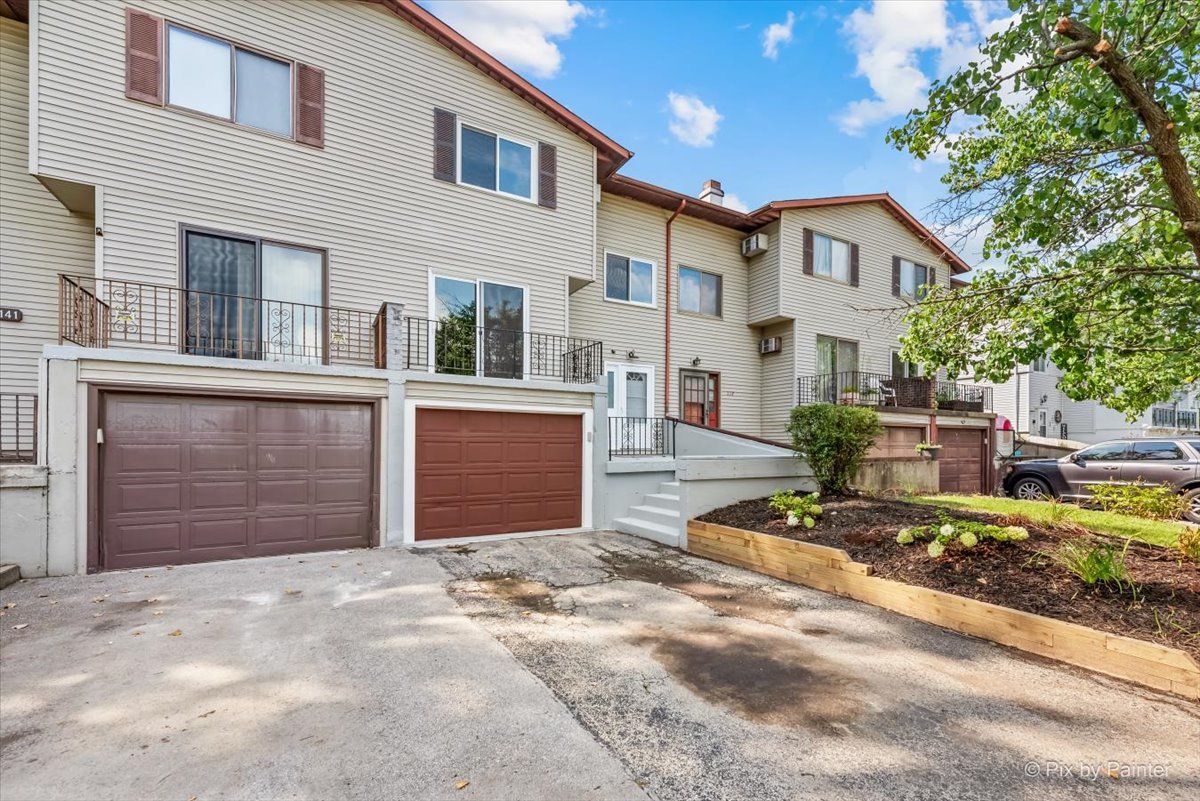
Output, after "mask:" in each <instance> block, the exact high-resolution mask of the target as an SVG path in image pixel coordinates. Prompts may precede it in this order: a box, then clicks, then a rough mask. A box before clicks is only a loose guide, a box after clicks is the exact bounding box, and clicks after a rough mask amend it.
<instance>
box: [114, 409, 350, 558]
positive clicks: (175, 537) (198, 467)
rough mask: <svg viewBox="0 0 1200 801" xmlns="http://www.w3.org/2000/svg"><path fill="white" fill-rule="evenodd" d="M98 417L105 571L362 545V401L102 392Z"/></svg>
mask: <svg viewBox="0 0 1200 801" xmlns="http://www.w3.org/2000/svg"><path fill="white" fill-rule="evenodd" d="M102 414H103V416H102V418H101V427H102V429H103V431H104V444H103V445H102V446H101V447H100V454H101V456H100V460H101V461H100V464H101V472H100V481H101V488H100V534H99V536H100V566H101V567H103V568H105V569H116V568H130V567H151V566H155V565H168V564H182V563H186V562H206V561H211V560H214V559H240V558H243V557H248V556H268V555H274V554H287V553H302V552H305V551H320V550H330V549H339V548H361V547H365V546H367V545H368V544H369V543H370V534H371V528H372V524H373V518H374V515H373V503H374V498H373V494H374V484H373V464H374V455H373V447H372V439H373V425H372V408H371V406H370V405H369V404H363V403H337V402H319V403H317V402H300V401H294V402H293V401H272V400H253V399H232V398H215V397H214V398H209V397H199V396H197V397H189V396H182V395H150V394H146V395H141V394H106V395H105V396H104V399H103V412H102Z"/></svg>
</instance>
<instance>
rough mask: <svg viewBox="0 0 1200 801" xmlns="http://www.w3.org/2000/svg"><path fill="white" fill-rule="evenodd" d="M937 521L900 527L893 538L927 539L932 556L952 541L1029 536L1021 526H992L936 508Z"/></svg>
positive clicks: (966, 545) (969, 544) (904, 541)
mask: <svg viewBox="0 0 1200 801" xmlns="http://www.w3.org/2000/svg"><path fill="white" fill-rule="evenodd" d="M938 517H939V519H940V520H941V522H940V524H939V525H928V526H910V527H909V528H903V529H900V533H898V534H897V535H896V542H898V543H900V544H901V545H911V544H912V543H914V542H916V541H917V540H922V541H924V540H929V543H928V545H926V546H925V550H926V551H927V552H928V553H929V556H930V557H931V558H933V559H937V558H938V557H939V556H941V555H942V554H944V553H945V552H946V548H947V547H948V546H950V545H955V546H956V547H958V548H960V549H970V548H974V547H975V546H976V545H978V544H979V543H980V541H981V540H992V541H993V542H1016V541H1018V540H1027V539H1029V531H1028V530H1026V529H1025V528H1022V527H1021V526H993V525H991V524H989V523H976V522H975V521H973V520H955V519H954V518H952V517H950V516H949V515H947V514H946V513H944V512H939V513H938Z"/></svg>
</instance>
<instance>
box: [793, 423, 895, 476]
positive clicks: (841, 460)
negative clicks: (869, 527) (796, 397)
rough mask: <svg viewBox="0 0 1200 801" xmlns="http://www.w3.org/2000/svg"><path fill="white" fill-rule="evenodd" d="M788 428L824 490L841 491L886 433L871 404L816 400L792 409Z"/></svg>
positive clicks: (798, 452) (798, 453) (798, 449)
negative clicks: (844, 404) (859, 404)
mask: <svg viewBox="0 0 1200 801" xmlns="http://www.w3.org/2000/svg"><path fill="white" fill-rule="evenodd" d="M788 432H789V433H790V434H791V435H792V444H793V445H795V446H796V451H797V454H796V455H797V456H798V457H799V458H801V459H804V460H806V461H807V462H808V466H809V467H811V468H812V471H813V476H814V477H815V478H816V479H817V482H818V483H819V484H820V485H821V491H822V492H824V493H826V494H828V495H841V494H843V493H845V492H846V490H847V489H849V487H850V482H851V481H853V480H854V474H855V473H856V472H858V466H859V465H860V464H862V460H863V459H864V458H865V457H866V455H867V451H869V450H870V449H871V445H872V444H873V443H874V442H875V440H876V439H877V438H878V437H879V435H880V434H882V433H883V425H882V424H880V422H879V415H878V414H877V413H876V412H875V410H874V409H872V408H870V407H869V406H840V405H836V404H832V403H814V404H812V405H810V406H797V407H796V408H794V409H792V419H791V422H790V423H789V424H788Z"/></svg>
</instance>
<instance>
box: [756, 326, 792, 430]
mask: <svg viewBox="0 0 1200 801" xmlns="http://www.w3.org/2000/svg"><path fill="white" fill-rule="evenodd" d="M794 328H795V323H794V322H792V321H791V320H788V321H787V322H783V323H777V324H775V325H770V326H766V327H764V328H763V329H762V336H764V337H781V338H782V339H783V349H782V350H781V351H780V352H779V353H770V354H767V355H766V356H763V357H762V399H761V403H760V405H761V409H762V436H764V437H766V438H767V439H773V440H777V441H779V442H791V436H790V435H789V434H788V433H787V426H788V421H789V419H790V416H791V412H792V407H793V406H795V405H796V359H795V353H794V351H795V346H796V338H795V336H794V333H793V329H794Z"/></svg>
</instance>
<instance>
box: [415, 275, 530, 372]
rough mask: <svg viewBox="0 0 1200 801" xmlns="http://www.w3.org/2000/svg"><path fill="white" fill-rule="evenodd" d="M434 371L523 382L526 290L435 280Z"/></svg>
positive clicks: (496, 284) (430, 357)
mask: <svg viewBox="0 0 1200 801" xmlns="http://www.w3.org/2000/svg"><path fill="white" fill-rule="evenodd" d="M432 300H433V302H432V304H431V305H432V306H433V310H434V318H435V319H434V320H432V321H431V322H430V326H431V328H432V329H433V330H432V332H431V335H430V337H429V341H430V355H429V367H430V369H431V370H432V371H433V372H436V373H457V374H459V375H483V376H487V377H489V378H524V377H525V372H526V370H525V365H526V363H527V360H528V353H527V348H528V347H529V343H528V339H527V337H526V335H525V329H526V328H527V327H528V325H527V321H528V316H529V309H528V304H527V303H526V290H525V288H524V287H519V286H512V285H509V284H500V283H495V282H491V281H465V280H461V279H458V278H448V277H446V276H440V275H439V276H434V277H433V299H432Z"/></svg>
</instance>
